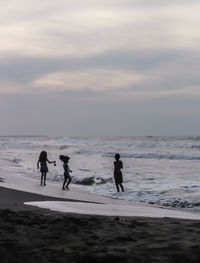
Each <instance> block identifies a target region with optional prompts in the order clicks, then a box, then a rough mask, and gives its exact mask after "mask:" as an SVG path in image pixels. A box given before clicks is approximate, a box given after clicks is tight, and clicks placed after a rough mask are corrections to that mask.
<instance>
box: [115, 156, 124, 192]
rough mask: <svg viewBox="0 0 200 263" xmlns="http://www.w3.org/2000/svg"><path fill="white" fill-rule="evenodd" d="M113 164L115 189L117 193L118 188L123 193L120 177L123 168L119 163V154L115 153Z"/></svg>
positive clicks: (121, 178)
mask: <svg viewBox="0 0 200 263" xmlns="http://www.w3.org/2000/svg"><path fill="white" fill-rule="evenodd" d="M115 160H116V161H115V162H114V178H115V185H116V187H117V192H119V186H120V188H121V190H122V192H124V187H123V185H122V183H123V177H122V172H121V169H122V168H123V163H122V161H120V154H119V153H116V154H115Z"/></svg>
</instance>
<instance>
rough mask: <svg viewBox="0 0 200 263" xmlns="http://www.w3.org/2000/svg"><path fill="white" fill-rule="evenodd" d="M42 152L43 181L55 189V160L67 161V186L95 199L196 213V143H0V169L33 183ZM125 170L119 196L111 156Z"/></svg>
mask: <svg viewBox="0 0 200 263" xmlns="http://www.w3.org/2000/svg"><path fill="white" fill-rule="evenodd" d="M42 150H45V151H47V153H48V159H49V160H50V161H54V160H55V161H56V164H57V165H56V166H54V165H53V164H49V165H48V167H49V172H48V174H47V184H48V181H54V182H55V183H57V184H58V185H60V188H61V187H62V181H63V167H62V163H61V161H60V160H59V155H61V154H64V155H68V156H70V161H69V167H70V169H71V170H72V174H71V175H72V179H73V180H72V184H75V185H76V187H78V188H80V189H82V190H85V191H88V192H92V193H94V194H97V195H103V196H110V197H112V198H118V199H124V200H127V201H133V202H137V203H138V202H139V203H146V204H151V205H155V206H165V207H171V208H172V207H173V208H175V209H186V210H192V211H195V212H200V137H89V138H86V137H66V138H65V137H45V136H43V137H27V136H21V137H20V136H17V137H0V155H1V160H2V161H3V164H4V165H5V168H6V169H7V170H10V171H12V172H13V171H14V172H15V174H16V178H17V175H20V176H25V177H29V178H35V179H38V184H40V172H39V170H37V161H38V157H39V154H40V152H41V151H42ZM117 152H118V153H120V155H121V160H122V161H123V165H124V168H123V170H122V172H123V179H124V183H123V185H124V188H125V192H124V193H121V192H120V193H117V192H116V187H115V184H114V180H113V168H114V167H113V162H114V155H115V153H117Z"/></svg>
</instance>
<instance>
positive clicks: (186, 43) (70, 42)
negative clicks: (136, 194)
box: [0, 0, 200, 136]
mask: <svg viewBox="0 0 200 263" xmlns="http://www.w3.org/2000/svg"><path fill="white" fill-rule="evenodd" d="M0 5H1V10H0V124H1V130H0V134H1V135H13V134H35V135H36V134H45V135H52V136H54V135H55V136H60V135H61V136H95V135H100V136H105V135H108V136H109V135H127V136H129V135H133V136H134V135H200V121H199V115H200V16H199V13H200V2H199V0H168V1H163V0H73V1H71V0H70V1H69V0H57V1H55V0H42V1H41V0H15V1H11V0H0Z"/></svg>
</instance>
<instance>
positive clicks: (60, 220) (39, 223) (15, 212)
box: [0, 187, 200, 263]
mask: <svg viewBox="0 0 200 263" xmlns="http://www.w3.org/2000/svg"><path fill="white" fill-rule="evenodd" d="M45 200H61V199H59V198H53V197H51V198H50V197H45V196H41V195H37V194H30V193H27V192H21V191H16V190H11V189H6V188H3V187H0V262H1V263H9V262H20V263H21V262H29V263H32V262H34V263H35V262H79V263H83V262H104V263H106V262H113V263H114V262H131V263H132V262H148V263H149V262H162V263H163V262H176V263H178V262H181V263H183V262H200V221H195V220H180V219H169V218H162V219H159V218H140V217H137V218H125V217H124V218H122V217H104V216H88V215H75V214H66V213H58V212H52V211H49V210H45V209H40V208H36V207H32V206H26V205H24V204H23V203H24V202H28V201H45Z"/></svg>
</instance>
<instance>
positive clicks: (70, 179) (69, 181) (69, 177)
mask: <svg viewBox="0 0 200 263" xmlns="http://www.w3.org/2000/svg"><path fill="white" fill-rule="evenodd" d="M67 179H68V182H67V185H66V188H67V189H68V190H69V187H68V186H69V184H70V183H71V181H72V178H71V176H68V178H67Z"/></svg>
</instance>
